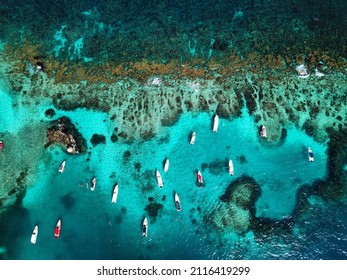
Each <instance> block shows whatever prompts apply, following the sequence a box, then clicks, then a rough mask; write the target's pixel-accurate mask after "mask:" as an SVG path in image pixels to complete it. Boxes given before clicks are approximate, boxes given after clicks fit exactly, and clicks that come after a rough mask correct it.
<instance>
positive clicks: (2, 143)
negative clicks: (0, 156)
mask: <svg viewBox="0 0 347 280" xmlns="http://www.w3.org/2000/svg"><path fill="white" fill-rule="evenodd" d="M3 145H4V142H3V141H2V140H0V152H1V151H2V147H3Z"/></svg>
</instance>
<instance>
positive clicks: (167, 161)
mask: <svg viewBox="0 0 347 280" xmlns="http://www.w3.org/2000/svg"><path fill="white" fill-rule="evenodd" d="M169 164H170V162H169V159H168V158H167V159H166V160H165V163H164V172H168V170H169Z"/></svg>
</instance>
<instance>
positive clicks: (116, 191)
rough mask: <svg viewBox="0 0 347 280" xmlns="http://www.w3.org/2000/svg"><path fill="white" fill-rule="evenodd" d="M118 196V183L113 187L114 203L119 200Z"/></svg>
mask: <svg viewBox="0 0 347 280" xmlns="http://www.w3.org/2000/svg"><path fill="white" fill-rule="evenodd" d="M117 197H118V184H116V185H115V186H114V188H113V194H112V203H116V202H117Z"/></svg>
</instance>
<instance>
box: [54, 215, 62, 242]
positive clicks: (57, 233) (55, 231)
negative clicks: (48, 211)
mask: <svg viewBox="0 0 347 280" xmlns="http://www.w3.org/2000/svg"><path fill="white" fill-rule="evenodd" d="M60 230H61V220H60V219H59V220H58V222H57V225H56V226H55V229H54V237H55V238H59V237H60Z"/></svg>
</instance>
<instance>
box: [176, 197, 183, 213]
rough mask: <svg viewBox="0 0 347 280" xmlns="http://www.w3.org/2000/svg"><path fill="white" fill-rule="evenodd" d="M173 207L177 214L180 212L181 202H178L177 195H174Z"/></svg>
mask: <svg viewBox="0 0 347 280" xmlns="http://www.w3.org/2000/svg"><path fill="white" fill-rule="evenodd" d="M175 207H176V210H177V211H179V212H180V211H181V210H182V208H181V201H180V198H179V197H178V194H177V193H175Z"/></svg>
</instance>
